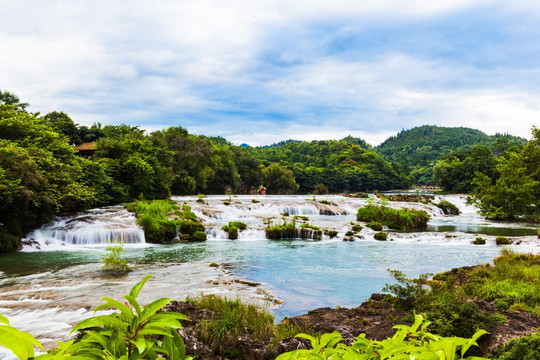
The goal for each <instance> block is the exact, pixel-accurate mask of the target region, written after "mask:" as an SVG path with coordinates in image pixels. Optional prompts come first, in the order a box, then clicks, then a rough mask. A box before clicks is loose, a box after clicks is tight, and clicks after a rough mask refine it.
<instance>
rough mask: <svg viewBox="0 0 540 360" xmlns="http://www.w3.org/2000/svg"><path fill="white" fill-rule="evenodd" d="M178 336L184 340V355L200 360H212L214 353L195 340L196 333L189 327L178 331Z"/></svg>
mask: <svg viewBox="0 0 540 360" xmlns="http://www.w3.org/2000/svg"><path fill="white" fill-rule="evenodd" d="M178 334H180V336H181V337H182V339H184V344H185V346H186V354H190V355H193V356H198V357H201V358H203V359H204V358H214V357H213V356H214V352H213V351H212V349H210V347H209V346H208V345H206V344H204V343H202V342H201V341H199V339H198V338H197V333H196V332H195V330H194V329H193V328H191V327H184V328H182V329H178Z"/></svg>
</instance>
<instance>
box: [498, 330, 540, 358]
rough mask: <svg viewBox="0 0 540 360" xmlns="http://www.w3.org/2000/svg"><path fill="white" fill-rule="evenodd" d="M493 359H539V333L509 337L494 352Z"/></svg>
mask: <svg viewBox="0 0 540 360" xmlns="http://www.w3.org/2000/svg"><path fill="white" fill-rule="evenodd" d="M493 359H494V360H536V359H540V333H539V332H536V333H532V334H529V335H527V336H523V337H518V338H514V339H511V340H510V341H508V343H507V344H506V345H505V346H504V347H503V348H502V349H500V350H498V351H497V352H496V353H495V357H494V358H493Z"/></svg>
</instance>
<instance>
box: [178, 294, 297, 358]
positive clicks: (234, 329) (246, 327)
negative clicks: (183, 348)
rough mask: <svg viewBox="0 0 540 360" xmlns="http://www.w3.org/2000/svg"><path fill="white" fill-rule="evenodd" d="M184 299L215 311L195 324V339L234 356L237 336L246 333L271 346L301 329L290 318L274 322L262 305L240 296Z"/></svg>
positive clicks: (219, 351)
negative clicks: (251, 302) (283, 322)
mask: <svg viewBox="0 0 540 360" xmlns="http://www.w3.org/2000/svg"><path fill="white" fill-rule="evenodd" d="M186 301H188V302H190V303H192V304H193V305H195V306H197V307H198V308H200V309H207V310H210V311H212V312H214V313H215V316H213V317H212V318H211V319H210V320H203V321H201V322H200V324H199V325H198V326H197V333H198V337H199V339H200V340H201V341H202V342H204V343H205V344H208V345H209V346H210V347H211V348H212V350H214V351H215V352H216V353H217V354H218V355H220V356H224V357H229V358H238V357H239V356H240V355H241V353H240V350H239V349H238V348H237V339H238V338H239V337H241V336H245V335H247V334H249V335H250V336H251V337H252V338H253V339H255V341H260V342H265V343H269V344H270V345H269V346H270V347H271V348H275V347H276V346H277V345H278V343H279V342H280V341H282V340H284V339H286V338H288V337H290V336H294V335H296V334H298V333H300V332H302V330H304V329H301V328H300V327H299V326H298V325H296V324H295V323H293V322H286V324H284V325H274V321H275V319H274V316H273V315H272V314H270V313H269V312H268V311H267V310H266V309H264V308H260V307H258V306H255V305H252V304H244V303H242V302H241V301H240V300H238V299H237V300H228V299H227V298H222V297H219V296H215V295H210V296H203V297H197V298H188V299H187V300H186Z"/></svg>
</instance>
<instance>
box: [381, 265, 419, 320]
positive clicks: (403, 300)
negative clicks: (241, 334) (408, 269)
mask: <svg viewBox="0 0 540 360" xmlns="http://www.w3.org/2000/svg"><path fill="white" fill-rule="evenodd" d="M388 272H389V273H390V275H392V277H393V278H394V279H396V281H397V282H398V283H397V284H393V285H389V284H386V285H385V286H384V287H383V289H382V291H388V292H390V293H391V294H393V295H394V296H395V297H396V302H395V307H396V308H398V309H401V310H409V309H412V308H414V307H415V306H416V305H417V304H419V303H420V301H421V298H423V297H425V296H426V294H427V293H428V289H427V288H426V284H427V279H428V277H429V276H430V274H420V276H419V278H418V279H409V278H407V277H406V275H405V274H404V273H403V272H401V271H399V270H390V269H388Z"/></svg>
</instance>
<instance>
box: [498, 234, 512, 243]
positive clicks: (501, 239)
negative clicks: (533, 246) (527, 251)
mask: <svg viewBox="0 0 540 360" xmlns="http://www.w3.org/2000/svg"><path fill="white" fill-rule="evenodd" d="M495 243H496V244H497V245H510V244H511V242H510V240H508V238H506V237H504V236H501V235H499V236H497V238H496V239H495Z"/></svg>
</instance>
